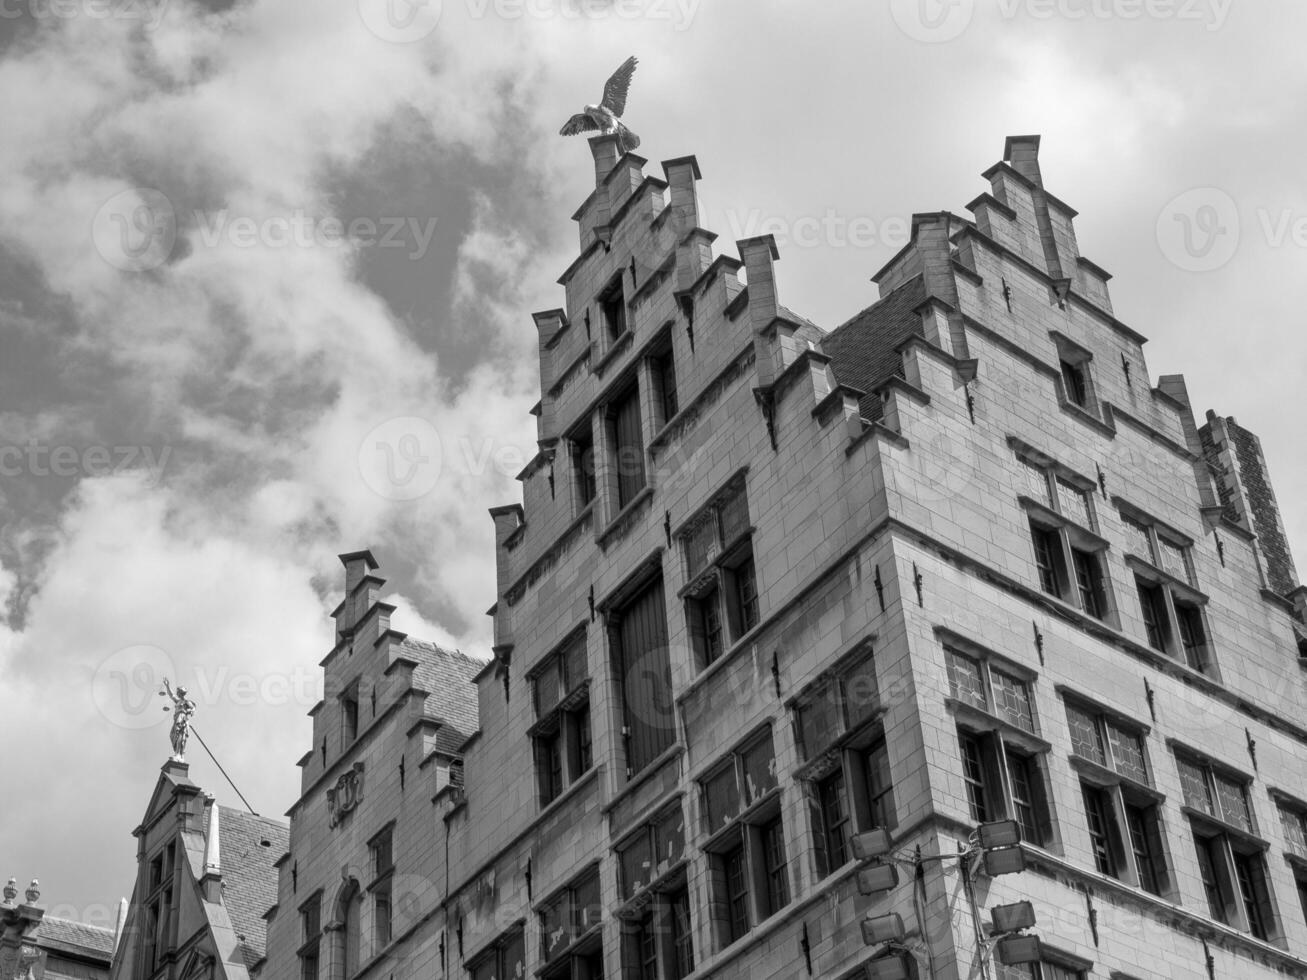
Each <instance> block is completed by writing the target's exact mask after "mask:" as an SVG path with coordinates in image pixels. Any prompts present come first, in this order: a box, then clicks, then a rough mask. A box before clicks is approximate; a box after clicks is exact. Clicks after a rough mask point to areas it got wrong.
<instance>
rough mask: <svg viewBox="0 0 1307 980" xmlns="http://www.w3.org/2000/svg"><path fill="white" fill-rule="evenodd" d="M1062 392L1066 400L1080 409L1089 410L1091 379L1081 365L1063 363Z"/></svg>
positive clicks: (1068, 362)
mask: <svg viewBox="0 0 1307 980" xmlns="http://www.w3.org/2000/svg"><path fill="white" fill-rule="evenodd" d="M1061 367H1062V392H1063V394H1064V395H1065V396H1066V400H1067V401H1069V402H1070V403H1071V404H1073V405H1076V406H1078V407H1080V408H1085V409H1087V408H1089V378H1088V376H1087V373H1086V371H1085V368H1084V367H1083V366H1082V365H1080V364H1072V363H1071V362H1070V361H1062V362H1061Z"/></svg>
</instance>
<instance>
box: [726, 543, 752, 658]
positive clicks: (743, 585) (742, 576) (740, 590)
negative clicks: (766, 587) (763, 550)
mask: <svg viewBox="0 0 1307 980" xmlns="http://www.w3.org/2000/svg"><path fill="white" fill-rule="evenodd" d="M729 575H730V581H731V588H732V598H733V600H734V608H735V620H736V622H735V639H739V638H740V637H741V636H743V635H744V634H745V633H747V632H749V630H751V629H753V628H754V627H755V626H757V625H758V583H757V581H756V579H755V573H754V565H753V556H752V555H750V556H749V557H748V558H746V559H744V561H742V562H740V564H738V565H736V566H735V567H734V568H732V569H731V570H730V572H729Z"/></svg>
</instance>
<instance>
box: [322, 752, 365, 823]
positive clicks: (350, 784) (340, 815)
mask: <svg viewBox="0 0 1307 980" xmlns="http://www.w3.org/2000/svg"><path fill="white" fill-rule="evenodd" d="M362 799H363V763H361V762H356V763H354V767H353V768H352V769H347V770H346V771H345V772H343V773H341V774H340V778H339V779H337V780H336V785H335V786H333V787H332V788H331V789H329V790H327V813H328V819H327V823H328V826H331V827H334V826H336V825H337V824H339V823H341V822H342V821H343V820H344V819H345V816H346V815H347V814H348V813H349V812H350V811H351V810H353V809H354V808H355V807H356V806H358V804H359V801H360V800H362Z"/></svg>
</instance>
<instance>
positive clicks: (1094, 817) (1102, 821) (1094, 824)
mask: <svg viewBox="0 0 1307 980" xmlns="http://www.w3.org/2000/svg"><path fill="white" fill-rule="evenodd" d="M1080 790H1081V794H1082V795H1083V797H1084V801H1085V820H1086V822H1087V823H1088V825H1089V846H1090V849H1091V850H1092V851H1093V854H1094V866H1095V867H1097V868H1098V870H1099V872H1100V873H1101V874H1105V875H1110V876H1111V877H1113V878H1118V877H1120V873H1119V870H1118V868H1117V866H1116V858H1115V855H1114V853H1113V851H1112V841H1111V838H1110V836H1109V835H1110V829H1109V827H1110V824H1109V821H1111V819H1112V817H1111V806H1112V804H1111V802H1110V801H1109V800H1108V798H1107V794H1106V793H1104V792H1103V791H1102V790H1101V789H1099V788H1098V787H1096V786H1090V785H1088V784H1082V785H1081V787H1080Z"/></svg>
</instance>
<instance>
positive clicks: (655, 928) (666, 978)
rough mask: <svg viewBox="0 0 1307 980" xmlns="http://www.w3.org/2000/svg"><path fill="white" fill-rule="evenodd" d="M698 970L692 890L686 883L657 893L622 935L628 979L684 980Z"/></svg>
mask: <svg viewBox="0 0 1307 980" xmlns="http://www.w3.org/2000/svg"><path fill="white" fill-rule="evenodd" d="M692 972H694V945H693V936H692V931H691V927H690V893H689V891H687V889H686V887H685V885H684V883H682V884H681V885H680V887H678V888H676V889H673V890H671V891H668V892H665V893H658V894H656V895H655V896H654V897H653V898H652V900H651V901H650V903H649V904H648V905H646V906H644V908H643V909H642V911H641V912H640V914H639V915H638V916H636V917H634V918H631V919H628V920H627V922H626V925H625V926H624V928H623V934H622V976H623V978H625V980H681V978H682V977H686V976H689V975H690V974H691V973H692Z"/></svg>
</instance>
